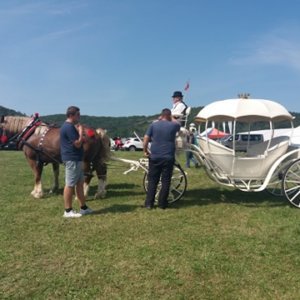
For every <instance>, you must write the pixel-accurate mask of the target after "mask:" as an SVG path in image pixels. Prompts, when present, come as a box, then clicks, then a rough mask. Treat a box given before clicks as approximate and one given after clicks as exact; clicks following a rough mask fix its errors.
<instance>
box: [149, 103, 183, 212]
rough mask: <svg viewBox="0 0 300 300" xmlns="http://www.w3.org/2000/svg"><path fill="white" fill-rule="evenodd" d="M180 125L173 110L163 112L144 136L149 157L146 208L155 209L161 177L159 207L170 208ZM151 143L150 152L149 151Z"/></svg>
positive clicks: (166, 109)
mask: <svg viewBox="0 0 300 300" xmlns="http://www.w3.org/2000/svg"><path fill="white" fill-rule="evenodd" d="M179 130H180V124H179V123H178V122H177V121H176V120H175V119H173V118H172V114H171V110H170V109H168V108H165V109H163V110H162V113H161V116H160V118H159V120H158V121H155V122H153V123H152V124H151V125H150V126H149V128H148V129H147V131H146V134H145V136H144V153H145V155H146V156H148V157H149V170H148V188H147V196H146V201H145V207H146V208H148V209H151V208H153V206H154V200H155V194H156V190H157V185H158V183H159V179H160V177H161V190H160V193H159V196H158V206H159V207H160V208H162V209H165V208H166V207H167V206H168V195H169V190H170V184H171V178H172V173H173V167H174V162H175V138H176V133H177V132H178V131H179ZM149 142H151V147H150V151H149V149H148V145H149Z"/></svg>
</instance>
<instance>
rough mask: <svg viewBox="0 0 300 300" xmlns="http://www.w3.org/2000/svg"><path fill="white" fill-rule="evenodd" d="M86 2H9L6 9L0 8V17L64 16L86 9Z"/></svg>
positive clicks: (78, 0)
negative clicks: (39, 14)
mask: <svg viewBox="0 0 300 300" xmlns="http://www.w3.org/2000/svg"><path fill="white" fill-rule="evenodd" d="M86 6H87V4H86V2H84V1H82V0H77V1H76V0H74V1H68V2H67V3H64V2H62V3H59V2H57V3H53V1H31V2H25V3H22V4H18V3H15V2H13V1H11V2H10V5H8V6H7V7H3V6H2V7H1V6H0V16H2V17H8V18H10V17H14V16H16V17H20V16H26V15H31V14H36V13H41V14H50V15H51V14H52V15H66V14H70V13H72V11H74V10H80V9H82V8H84V7H86Z"/></svg>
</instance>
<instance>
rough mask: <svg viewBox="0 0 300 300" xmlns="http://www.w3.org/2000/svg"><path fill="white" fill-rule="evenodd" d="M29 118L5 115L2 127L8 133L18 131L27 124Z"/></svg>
mask: <svg viewBox="0 0 300 300" xmlns="http://www.w3.org/2000/svg"><path fill="white" fill-rule="evenodd" d="M30 120H31V118H30V117H20V116H5V117H4V125H3V128H4V129H5V130H7V131H9V132H10V133H18V132H21V131H22V129H23V128H25V127H26V126H27V125H28V123H29V122H30Z"/></svg>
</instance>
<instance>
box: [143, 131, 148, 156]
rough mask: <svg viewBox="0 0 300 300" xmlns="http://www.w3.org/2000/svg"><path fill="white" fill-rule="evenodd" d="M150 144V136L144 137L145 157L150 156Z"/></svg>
mask: <svg viewBox="0 0 300 300" xmlns="http://www.w3.org/2000/svg"><path fill="white" fill-rule="evenodd" d="M149 142H150V137H149V136H148V135H144V139H143V149H144V155H145V156H149V154H150V152H149V148H148V145H149Z"/></svg>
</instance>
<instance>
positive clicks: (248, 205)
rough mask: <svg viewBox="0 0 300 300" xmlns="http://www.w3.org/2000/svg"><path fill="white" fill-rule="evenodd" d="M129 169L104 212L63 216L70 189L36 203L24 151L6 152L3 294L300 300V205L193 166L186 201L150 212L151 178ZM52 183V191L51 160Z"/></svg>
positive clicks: (101, 204)
mask: <svg viewBox="0 0 300 300" xmlns="http://www.w3.org/2000/svg"><path fill="white" fill-rule="evenodd" d="M117 155H121V156H123V157H126V158H133V159H135V158H139V157H140V156H141V153H128V152H127V153H117ZM125 170H126V165H122V164H121V163H112V164H111V166H110V169H109V185H108V194H107V198H106V199H104V200H93V199H92V198H91V199H89V201H88V205H89V206H90V207H91V208H93V209H94V210H95V211H96V214H94V215H91V216H86V217H82V218H79V219H63V217H62V214H63V202H62V195H61V192H62V190H61V191H60V194H59V195H48V196H46V197H45V198H44V199H42V200H36V199H33V198H32V197H31V196H30V192H31V190H32V188H33V176H32V173H31V170H30V169H29V167H28V166H27V163H26V161H25V159H24V157H23V153H22V152H5V151H1V152H0V182H1V189H0V203H1V210H0V222H1V227H0V242H1V243H0V298H1V299H299V298H300V280H299V269H300V255H299V249H300V217H299V216H300V215H299V214H300V210H298V209H296V208H293V207H291V206H290V205H289V204H288V202H287V200H285V199H280V198H279V199H278V198H275V197H273V196H270V195H268V194H267V193H263V192H262V193H243V192H239V191H235V190H229V189H225V188H223V187H220V186H218V185H216V184H215V183H213V182H212V181H210V179H208V178H207V176H206V175H205V173H204V171H203V170H202V169H194V168H191V169H188V170H187V173H188V191H187V193H186V195H185V196H184V199H182V200H180V201H179V202H178V203H175V204H174V205H173V206H172V207H171V208H170V209H167V210H165V211H163V210H159V209H155V210H152V211H146V210H144V209H142V208H141V207H140V205H141V204H142V203H143V201H144V198H145V194H144V191H143V189H142V177H143V176H142V175H143V174H142V173H141V172H132V173H129V174H128V175H123V174H122V172H123V171H125ZM61 173H62V176H61V179H60V182H61V186H62V185H63V171H61ZM43 179H44V180H43V183H44V188H45V190H47V189H49V188H50V186H51V179H52V176H51V167H50V166H48V167H46V169H45V174H44V178H43ZM95 189H96V180H95V179H94V181H93V182H92V192H95ZM74 207H75V208H77V207H78V204H77V203H75V205H74Z"/></svg>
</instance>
